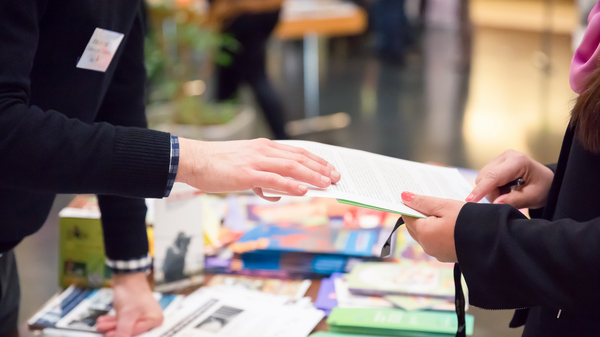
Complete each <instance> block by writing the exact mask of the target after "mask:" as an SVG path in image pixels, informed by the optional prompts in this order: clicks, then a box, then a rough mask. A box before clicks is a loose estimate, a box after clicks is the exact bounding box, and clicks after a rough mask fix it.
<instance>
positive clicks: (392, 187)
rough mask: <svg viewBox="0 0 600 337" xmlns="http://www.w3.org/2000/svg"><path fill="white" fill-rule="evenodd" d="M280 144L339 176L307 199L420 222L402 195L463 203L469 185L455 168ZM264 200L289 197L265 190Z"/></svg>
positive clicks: (310, 192) (331, 148)
mask: <svg viewBox="0 0 600 337" xmlns="http://www.w3.org/2000/svg"><path fill="white" fill-rule="evenodd" d="M278 142H279V143H282V144H288V145H293V146H297V147H301V148H304V149H306V150H308V151H310V152H312V153H314V154H316V155H318V156H320V157H321V158H324V159H325V160H327V161H328V162H329V163H331V164H332V165H333V166H335V168H336V169H337V171H338V172H340V174H341V175H342V179H341V180H340V181H339V182H338V183H337V184H332V185H331V186H330V187H328V188H319V187H315V186H309V189H308V192H307V194H306V196H313V197H325V198H336V199H338V201H339V202H342V203H347V204H352V205H356V206H361V207H367V208H373V209H378V210H383V211H387V212H393V213H399V214H404V215H409V216H414V217H419V218H422V217H424V215H423V214H421V213H419V212H417V211H415V210H413V209H411V208H409V207H407V206H405V205H404V203H403V202H402V197H401V194H402V192H404V191H409V192H413V193H415V194H422V195H428V196H433V197H439V198H448V199H455V200H461V201H464V200H465V198H466V197H467V196H468V195H469V193H470V192H471V190H472V186H471V184H469V182H467V180H466V179H465V178H464V177H463V176H462V175H461V174H460V173H459V172H458V170H457V169H456V168H449V167H440V166H434V165H428V164H422V163H416V162H412V161H408V160H402V159H397V158H392V157H386V156H382V155H378V154H374V153H369V152H365V151H360V150H353V149H348V148H343V147H339V146H333V145H326V144H321V143H316V142H310V141H301V140H286V141H278ZM264 194H265V195H267V196H281V195H288V194H286V193H285V192H280V191H275V190H268V189H267V190H264Z"/></svg>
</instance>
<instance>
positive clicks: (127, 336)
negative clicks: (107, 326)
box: [115, 313, 138, 337]
mask: <svg viewBox="0 0 600 337" xmlns="http://www.w3.org/2000/svg"><path fill="white" fill-rule="evenodd" d="M137 316H138V315H136V314H133V313H131V314H127V313H125V314H121V315H118V316H117V329H116V330H115V337H131V336H132V334H133V325H134V324H135V322H136V321H137V318H138V317H137Z"/></svg>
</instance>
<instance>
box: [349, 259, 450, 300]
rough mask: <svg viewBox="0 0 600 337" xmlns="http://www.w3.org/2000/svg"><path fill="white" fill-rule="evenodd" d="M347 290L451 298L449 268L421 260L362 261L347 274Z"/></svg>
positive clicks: (363, 293) (362, 292)
mask: <svg viewBox="0 0 600 337" xmlns="http://www.w3.org/2000/svg"><path fill="white" fill-rule="evenodd" d="M347 280H348V287H349V289H350V292H352V293H354V294H359V295H377V296H384V295H419V296H430V297H437V298H446V299H454V275H453V271H452V269H451V268H436V267H432V266H430V265H428V264H423V263H409V262H402V263H387V262H364V263H360V264H358V265H357V266H355V267H354V269H353V270H352V272H351V273H350V274H349V275H348V277H347Z"/></svg>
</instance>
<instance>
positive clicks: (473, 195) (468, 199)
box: [465, 193, 475, 201]
mask: <svg viewBox="0 0 600 337" xmlns="http://www.w3.org/2000/svg"><path fill="white" fill-rule="evenodd" d="M474 197H475V194H473V193H471V194H469V196H468V197H467V198H466V199H465V201H471V200H473V198H474Z"/></svg>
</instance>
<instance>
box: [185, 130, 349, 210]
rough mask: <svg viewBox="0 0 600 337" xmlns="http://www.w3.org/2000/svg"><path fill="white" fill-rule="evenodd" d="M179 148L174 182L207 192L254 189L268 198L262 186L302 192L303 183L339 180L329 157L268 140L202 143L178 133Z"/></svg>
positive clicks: (325, 182)
mask: <svg viewBox="0 0 600 337" xmlns="http://www.w3.org/2000/svg"><path fill="white" fill-rule="evenodd" d="M179 147H180V156H179V169H178V172H177V177H176V181H180V182H184V183H187V184H188V185H191V186H193V187H196V188H198V189H200V190H202V191H205V192H231V191H241V190H248V189H253V190H254V192H256V194H258V195H259V196H261V197H263V198H264V196H263V195H262V190H261V188H271V189H274V190H278V191H283V192H287V193H290V194H292V195H304V194H305V193H306V192H307V191H308V188H307V186H306V185H304V184H302V182H305V183H309V184H311V185H314V186H318V187H323V188H324V187H328V186H329V185H331V183H336V182H338V181H339V180H340V174H339V173H338V172H337V171H335V168H334V167H333V166H332V165H331V164H329V163H328V162H327V161H326V160H324V159H322V158H320V157H318V156H316V155H314V154H312V153H310V152H308V151H306V150H304V149H301V148H298V147H295V146H290V145H284V144H280V143H276V142H273V141H270V140H268V139H254V140H242V141H229V142H201V141H193V140H189V139H183V138H180V139H179ZM288 177H289V178H294V179H296V180H292V179H288ZM265 199H267V200H272V201H276V200H278V199H279V198H265Z"/></svg>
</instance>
